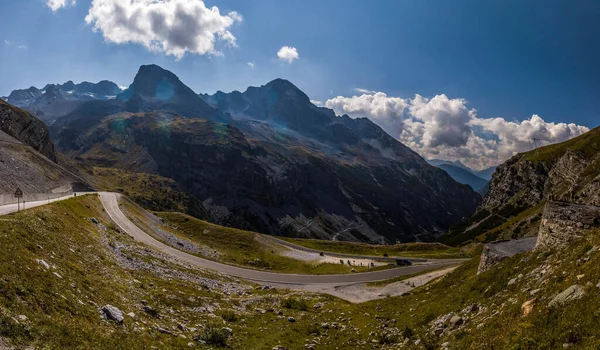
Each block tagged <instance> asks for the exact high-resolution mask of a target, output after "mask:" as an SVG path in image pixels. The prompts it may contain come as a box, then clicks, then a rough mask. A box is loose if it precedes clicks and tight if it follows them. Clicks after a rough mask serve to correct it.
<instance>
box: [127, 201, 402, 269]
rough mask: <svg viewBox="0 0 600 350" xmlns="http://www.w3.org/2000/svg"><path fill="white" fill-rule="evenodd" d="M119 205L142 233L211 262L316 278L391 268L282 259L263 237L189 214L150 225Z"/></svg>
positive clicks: (139, 212)
mask: <svg viewBox="0 0 600 350" xmlns="http://www.w3.org/2000/svg"><path fill="white" fill-rule="evenodd" d="M121 203H122V207H121V208H122V210H123V211H124V212H125V214H126V215H127V216H128V217H129V218H130V219H131V220H132V221H133V222H134V223H135V224H136V225H138V226H139V227H140V228H141V229H142V230H144V231H145V232H148V233H149V234H153V232H154V237H155V238H157V239H159V240H163V239H162V238H161V237H160V236H158V235H156V233H155V230H156V229H160V230H163V231H166V232H169V233H170V234H172V235H174V236H176V237H178V238H179V239H181V240H185V241H188V242H192V243H195V244H196V245H198V246H200V247H203V248H204V249H205V251H208V252H210V254H208V255H202V254H201V253H192V254H195V255H198V256H201V257H204V258H207V259H211V260H216V261H220V262H224V263H228V264H233V265H239V266H243V267H246V268H252V269H259V270H270V271H277V272H286V273H298V274H316V275H323V274H339V273H351V272H352V270H355V272H365V271H373V270H375V269H377V270H379V269H385V268H389V267H390V266H387V265H386V266H380V267H376V268H371V269H369V268H368V267H366V266H364V267H362V266H355V265H352V266H351V265H348V264H337V263H335V264H331V263H314V262H310V261H302V260H297V259H293V258H290V257H286V256H282V255H281V250H282V249H286V248H283V247H280V246H278V245H273V244H268V243H266V241H263V240H261V239H260V237H261V236H262V235H261V234H259V233H256V232H251V231H244V230H239V229H235V228H230V227H225V226H220V225H215V224H211V223H209V222H206V221H203V220H199V219H196V218H194V217H192V216H189V215H185V214H181V213H168V212H162V213H156V215H157V216H158V218H160V221H161V222H156V223H154V224H152V225H151V224H149V214H148V213H147V212H144V210H143V209H142V208H140V207H138V206H136V205H135V204H134V203H131V202H128V201H127V200H123V201H121ZM163 241H164V240H163ZM344 261H345V260H344Z"/></svg>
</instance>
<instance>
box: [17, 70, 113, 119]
mask: <svg viewBox="0 0 600 350" xmlns="http://www.w3.org/2000/svg"><path fill="white" fill-rule="evenodd" d="M119 93H121V89H120V88H119V87H118V86H117V85H116V84H115V83H113V82H110V81H107V80H103V81H100V82H98V83H90V82H82V83H80V84H75V83H73V82H72V81H68V82H66V83H64V84H47V85H46V86H44V88H43V89H38V88H36V87H33V86H32V87H30V88H29V89H26V90H14V91H13V92H11V94H10V95H9V96H8V97H7V98H6V99H5V100H6V102H8V103H10V104H12V105H14V106H16V107H20V108H23V109H25V110H27V111H28V112H30V113H32V114H33V115H35V116H36V117H38V118H40V119H42V120H43V121H44V122H46V123H48V124H51V123H52V122H54V120H55V119H56V118H58V117H61V116H64V115H66V114H69V113H71V112H72V111H74V110H75V109H76V108H77V107H78V106H79V105H80V104H81V103H82V102H83V101H90V100H109V99H113V98H115V97H116V96H117V95H118V94H119Z"/></svg>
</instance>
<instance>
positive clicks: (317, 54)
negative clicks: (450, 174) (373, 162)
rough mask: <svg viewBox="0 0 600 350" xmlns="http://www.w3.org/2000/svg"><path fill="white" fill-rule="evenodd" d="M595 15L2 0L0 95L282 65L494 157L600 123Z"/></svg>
mask: <svg viewBox="0 0 600 350" xmlns="http://www.w3.org/2000/svg"><path fill="white" fill-rule="evenodd" d="M598 18H600V2H598V1H592V0H590V1H586V0H580V1H557V0H549V1H546V2H543V3H542V2H539V1H535V0H530V1H528V0H519V1H513V0H502V1H500V0H491V1H479V0H453V1H446V0H426V1H422V0H378V1H370V2H365V1H363V0H361V1H357V0H324V1H316V0H308V1H295V0H261V1H229V0H223V1H216V0H214V1H209V0H206V1H202V0H161V1H158V0H93V1H91V0H18V1H16V0H0V96H3V95H8V94H9V93H10V91H12V90H14V89H19V88H27V87H29V86H37V87H40V88H41V87H43V86H44V85H46V84H47V83H63V82H65V81H67V80H73V81H74V82H76V83H78V82H81V81H94V82H95V81H99V80H103V79H107V80H112V81H114V82H115V83H117V84H119V85H122V86H126V85H129V84H130V83H131V82H132V80H133V77H134V76H135V73H136V72H137V70H138V68H139V66H140V65H142V64H150V63H154V64H158V65H160V66H162V67H163V68H165V69H168V70H171V71H172V72H174V73H175V74H176V75H178V76H179V77H180V79H181V80H182V81H183V82H184V83H186V84H187V85H188V86H190V87H191V88H192V89H193V90H194V91H196V92H198V93H200V92H202V93H203V92H207V93H214V92H216V91H217V90H222V91H226V92H228V91H232V90H240V91H244V90H245V89H246V88H247V87H248V86H259V85H264V84H266V83H267V82H269V81H270V80H272V79H275V78H285V79H288V80H290V81H291V82H292V83H294V84H295V85H296V86H298V87H299V88H300V89H302V90H303V91H304V92H305V93H306V94H307V95H309V96H310V98H311V99H312V100H313V101H314V103H316V104H319V105H323V106H326V107H329V108H332V109H334V110H335V111H336V113H337V114H340V115H341V114H348V115H350V116H351V117H353V118H359V117H368V118H370V119H371V120H373V121H374V122H376V123H377V124H379V125H380V126H381V127H382V128H384V129H385V130H386V131H387V132H388V133H389V134H390V135H392V136H393V137H395V138H397V139H399V140H400V141H402V142H403V143H404V144H406V145H408V146H409V147H411V148H413V149H414V150H415V151H417V152H419V153H420V154H421V155H423V156H424V157H427V158H440V159H448V160H460V161H462V162H463V163H465V164H467V165H468V166H471V167H473V168H476V169H482V168H485V167H487V166H491V165H496V164H498V163H501V162H502V161H504V160H506V159H508V158H509V157H510V156H512V155H513V154H515V153H516V152H523V151H527V150H529V149H531V147H532V141H531V140H532V139H536V140H537V139H539V141H536V142H537V144H549V143H553V142H560V141H564V140H566V139H569V138H571V137H574V136H577V135H579V134H581V133H583V132H586V131H587V130H588V128H593V127H595V126H597V124H598V120H599V119H598V117H597V111H598V110H599V108H600V99H599V98H598V92H599V91H600V65H599V64H598V62H600V47H599V44H600V40H599V34H600V21H598V20H597V19H598Z"/></svg>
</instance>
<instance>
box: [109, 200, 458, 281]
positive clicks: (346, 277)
mask: <svg viewBox="0 0 600 350" xmlns="http://www.w3.org/2000/svg"><path fill="white" fill-rule="evenodd" d="M119 196H120V194H117V193H111V192H100V200H101V201H102V205H103V206H104V208H105V209H106V212H107V213H108V215H109V216H110V217H111V219H112V220H113V221H114V222H115V223H116V224H117V225H118V226H119V227H120V228H121V229H122V230H123V231H125V232H127V233H128V234H129V235H131V236H132V237H133V238H134V239H136V240H137V241H139V242H141V243H144V244H146V245H148V246H150V247H152V248H154V249H156V250H158V251H161V252H163V253H165V254H168V255H170V256H172V257H174V258H176V259H178V260H181V261H184V262H187V263H190V264H192V265H195V266H198V267H200V268H203V269H209V270H214V271H217V272H220V273H223V274H226V275H230V276H234V277H240V278H244V279H247V280H252V281H257V282H263V283H278V284H300V285H314V284H329V285H331V284H337V285H343V284H353V283H361V282H374V281H381V280H386V279H391V278H395V277H398V276H403V275H410V274H414V273H418V272H422V271H425V270H431V269H432V268H435V267H444V266H449V265H454V264H457V263H459V262H462V261H464V260H462V259H449V260H436V261H434V262H432V263H430V264H426V265H413V266H406V267H398V268H393V269H387V270H379V271H373V272H362V273H353V274H339V275H298V274H288V273H275V272H266V271H258V270H252V269H246V268H242V267H238V266H232V265H227V264H222V263H219V262H216V261H212V260H207V259H203V258H200V257H198V256H195V255H191V254H188V253H186V252H183V251H181V250H178V249H176V248H173V247H171V246H168V245H166V244H164V243H162V242H159V241H157V240H156V239H154V238H152V237H151V236H150V235H148V234H147V233H145V232H144V231H142V230H141V229H140V228H139V227H137V226H136V225H135V224H134V223H133V222H131V221H130V220H129V219H128V218H127V217H126V216H125V214H123V212H122V211H121V209H120V208H119Z"/></svg>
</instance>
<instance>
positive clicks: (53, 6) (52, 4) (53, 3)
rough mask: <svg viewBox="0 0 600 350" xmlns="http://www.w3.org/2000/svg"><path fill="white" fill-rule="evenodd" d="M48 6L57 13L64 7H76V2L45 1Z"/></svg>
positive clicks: (63, 0) (70, 0) (71, 0)
mask: <svg viewBox="0 0 600 350" xmlns="http://www.w3.org/2000/svg"><path fill="white" fill-rule="evenodd" d="M44 2H45V3H46V6H48V7H49V8H50V10H52V12H56V11H58V10H60V9H61V8H63V7H67V6H74V5H75V3H76V0H44Z"/></svg>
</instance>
